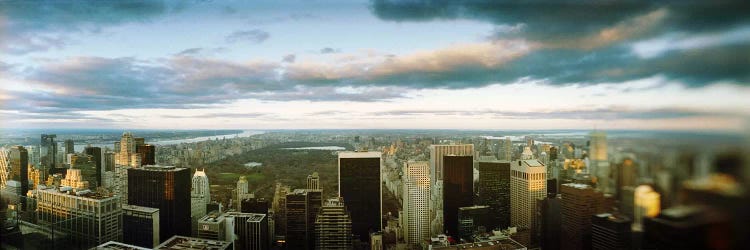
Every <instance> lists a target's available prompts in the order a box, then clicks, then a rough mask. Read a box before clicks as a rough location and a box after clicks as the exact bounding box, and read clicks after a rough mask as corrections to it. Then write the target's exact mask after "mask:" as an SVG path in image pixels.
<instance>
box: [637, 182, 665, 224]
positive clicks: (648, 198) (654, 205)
mask: <svg viewBox="0 0 750 250" xmlns="http://www.w3.org/2000/svg"><path fill="white" fill-rule="evenodd" d="M633 193H634V196H635V197H634V201H635V202H634V204H633V205H634V206H633V208H634V209H635V211H634V212H633V217H634V218H633V227H634V228H635V230H641V229H642V228H643V218H644V217H649V218H653V217H656V216H657V215H659V212H660V210H661V205H660V204H661V203H660V201H661V195H659V193H657V192H656V191H654V190H653V189H652V188H651V186H648V185H640V186H638V187H637V188H635V190H634V192H633Z"/></svg>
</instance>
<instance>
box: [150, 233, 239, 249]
mask: <svg viewBox="0 0 750 250" xmlns="http://www.w3.org/2000/svg"><path fill="white" fill-rule="evenodd" d="M231 247H232V243H231V242H227V241H220V240H208V239H201V238H193V237H185V236H178V235H176V236H172V238H169V239H168V240H166V241H164V242H162V243H161V245H159V246H157V247H156V248H154V249H160V250H192V249H195V250H199V249H200V250H225V249H230V248H231Z"/></svg>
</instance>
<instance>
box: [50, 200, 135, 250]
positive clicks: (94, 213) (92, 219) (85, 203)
mask: <svg viewBox="0 0 750 250" xmlns="http://www.w3.org/2000/svg"><path fill="white" fill-rule="evenodd" d="M36 198H37V219H38V223H39V224H41V225H52V228H53V230H55V231H56V232H58V234H59V233H60V232H63V233H64V234H67V235H69V236H70V237H71V239H72V242H71V245H69V247H72V248H78V249H89V248H91V247H94V246H98V245H100V244H103V243H105V242H107V241H121V240H122V209H121V208H120V200H119V199H118V198H116V197H112V196H109V195H105V194H100V193H94V192H91V191H89V190H80V191H75V190H71V188H70V187H61V188H46V187H42V188H40V189H38V190H37V194H36Z"/></svg>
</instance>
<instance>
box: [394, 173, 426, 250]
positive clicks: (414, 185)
mask: <svg viewBox="0 0 750 250" xmlns="http://www.w3.org/2000/svg"><path fill="white" fill-rule="evenodd" d="M402 173H403V177H402V178H403V185H404V195H403V201H402V203H401V204H402V207H403V208H402V211H403V217H404V218H403V220H402V221H403V223H404V225H402V227H403V228H404V241H405V242H406V243H407V244H408V245H409V246H411V247H414V248H418V247H419V246H420V245H421V244H422V243H423V242H425V241H426V240H428V239H429V238H430V213H429V209H430V163H429V162H426V161H409V162H407V163H405V164H404V169H403V172H402Z"/></svg>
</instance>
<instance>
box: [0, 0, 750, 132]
mask: <svg viewBox="0 0 750 250" xmlns="http://www.w3.org/2000/svg"><path fill="white" fill-rule="evenodd" d="M745 10H747V5H746V4H745V3H741V2H733V1H720V2H719V3H716V2H701V1H688V2H680V3H674V4H659V3H633V2H626V3H620V2H606V3H599V2H594V3H587V2H579V3H565V4H550V3H547V2H545V1H540V2H537V3H531V4H514V3H503V4H492V3H489V2H485V1H468V2H465V3H452V2H443V1H370V2H368V1H253V2H249V3H248V2H222V1H217V2H212V1H186V2H183V1H135V2H101V1H93V2H89V1H72V2H43V3H34V2H19V1H3V2H1V3H0V37H1V38H2V39H0V53H2V58H1V59H0V103H2V105H1V106H0V116H1V117H2V120H4V121H7V122H3V123H2V124H0V126H2V127H4V128H29V127H33V128H46V127H57V128H79V127H87V128H170V129H174V128H182V129H188V128H189V129H200V128H232V129H236V128H257V129H276V128H288V129H295V128H300V129H307V128H348V129H351V128H429V129H435V128H451V129H581V128H583V129H594V128H599V129H661V130H672V129H678V130H719V131H721V130H732V131H736V130H740V129H742V127H743V122H744V118H745V117H747V115H748V109H747V107H748V106H750V98H747V97H748V96H750V88H749V87H748V85H747V83H748V80H750V79H749V78H748V72H747V69H748V68H750V61H748V58H750V54H748V53H750V47H748V42H750V25H749V24H748V21H749V20H748V19H749V18H748V15H745V14H744V11H745Z"/></svg>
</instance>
